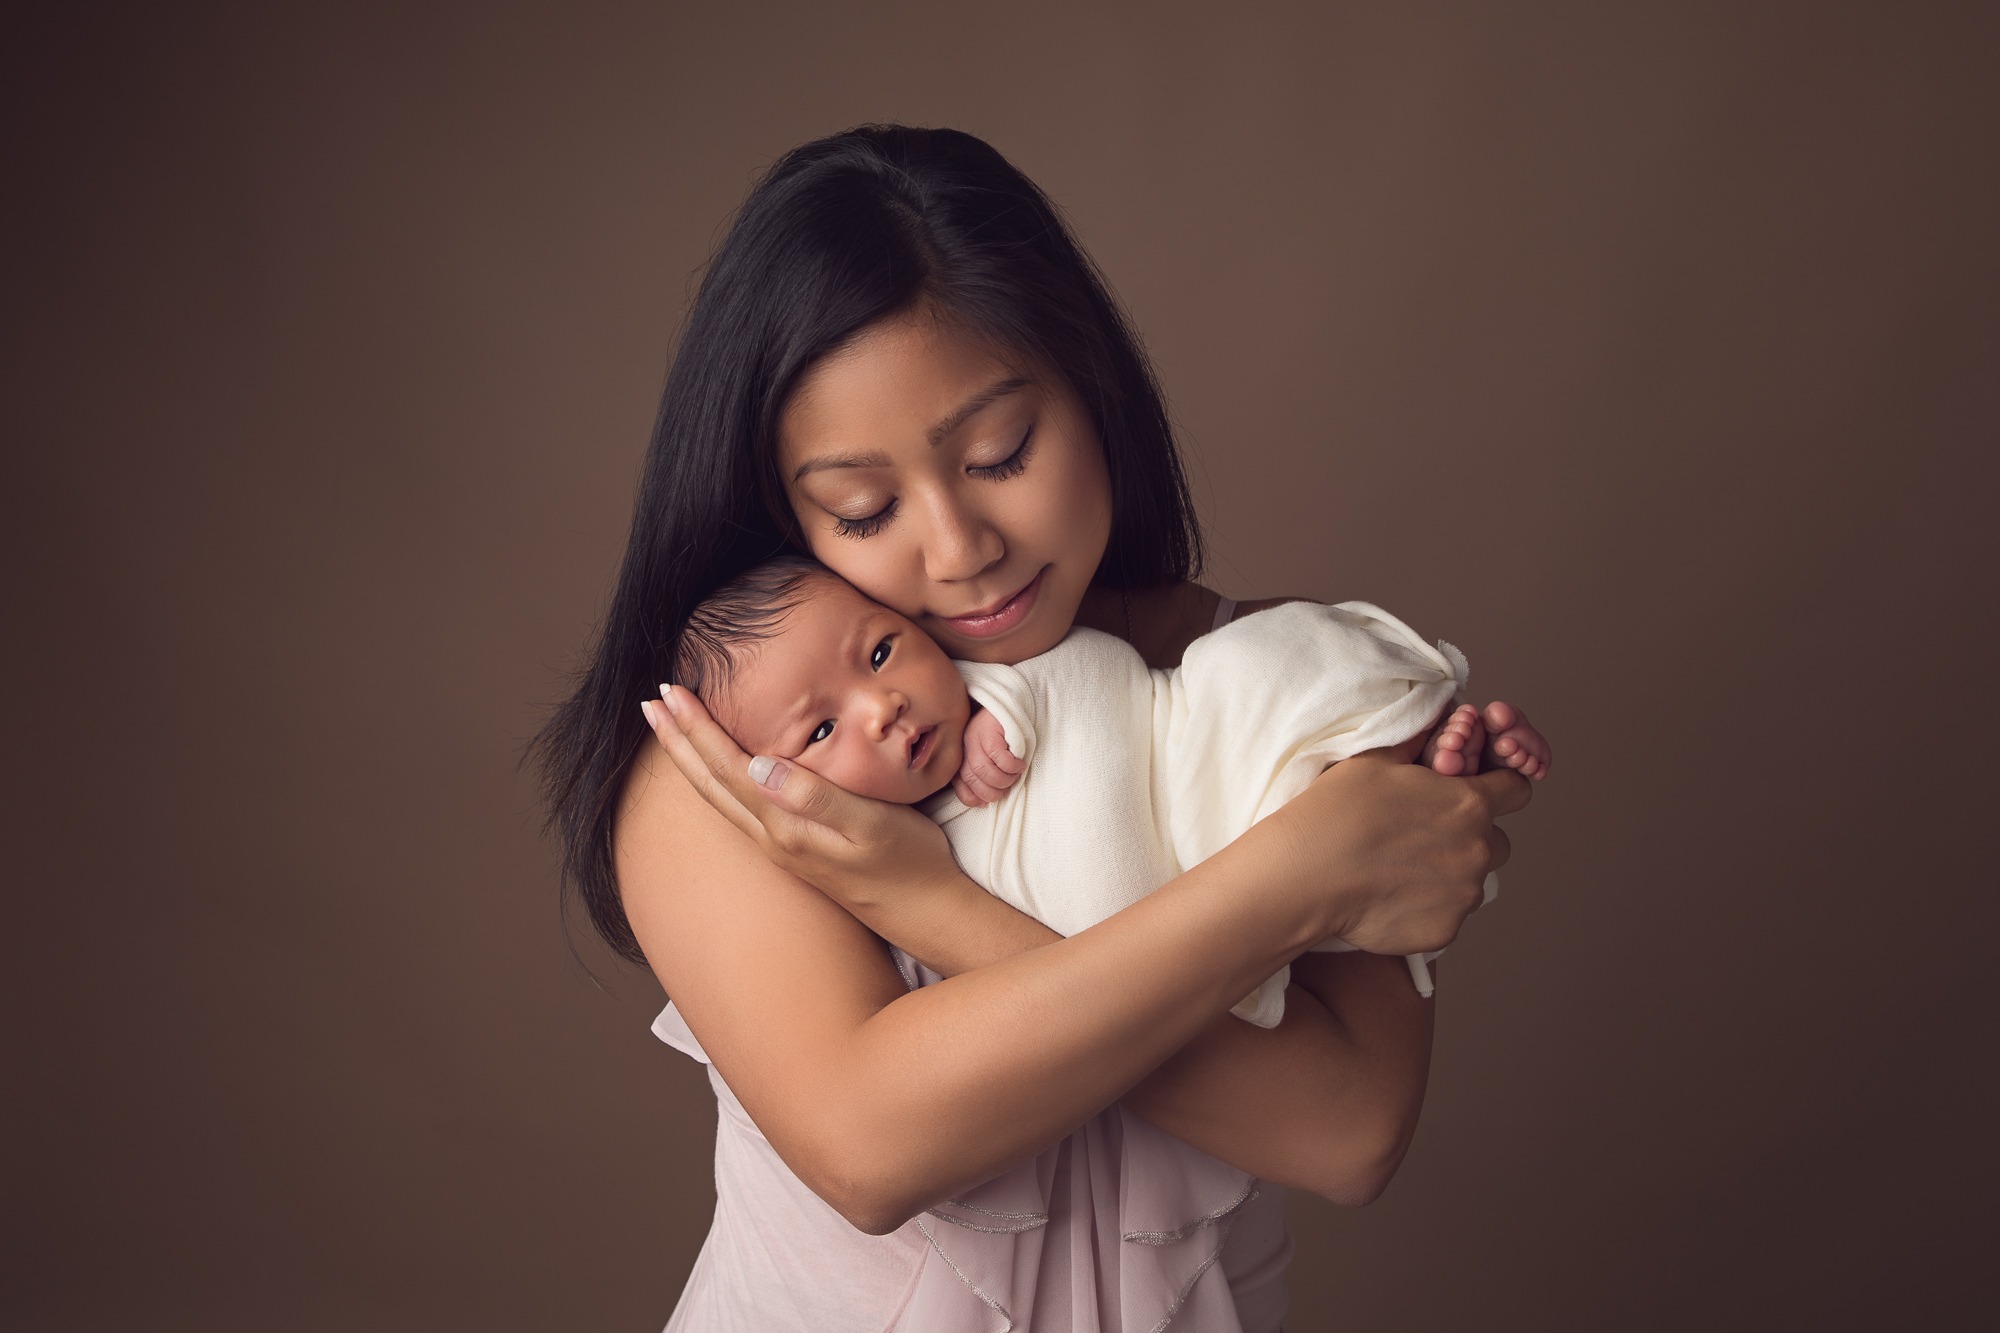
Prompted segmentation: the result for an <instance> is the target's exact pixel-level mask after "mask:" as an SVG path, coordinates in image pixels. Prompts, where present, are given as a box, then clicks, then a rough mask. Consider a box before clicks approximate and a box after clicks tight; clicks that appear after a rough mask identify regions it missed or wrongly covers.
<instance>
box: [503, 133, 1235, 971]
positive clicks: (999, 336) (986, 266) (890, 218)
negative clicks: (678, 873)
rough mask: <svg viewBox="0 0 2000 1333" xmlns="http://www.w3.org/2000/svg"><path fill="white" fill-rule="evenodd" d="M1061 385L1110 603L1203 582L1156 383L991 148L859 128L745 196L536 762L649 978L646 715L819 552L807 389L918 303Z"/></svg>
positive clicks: (1118, 320)
mask: <svg viewBox="0 0 2000 1333" xmlns="http://www.w3.org/2000/svg"><path fill="white" fill-rule="evenodd" d="M920 305H921V306H923V307H924V308H926V309H930V310H933V311H935V312H937V313H938V314H939V315H940V316H942V317H945V318H948V319H949V320H951V321H952V322H953V323H954V324H955V325H957V326H959V327H962V328H965V329H967V330H969V331H972V332H975V333H977V334H979V335H981V336H983V337H985V338H988V339H990V340H992V341H993V343H994V344H995V345H997V346H999V347H1001V348H1005V349H1008V350H1010V351H1012V352H1014V353H1016V354H1018V355H1021V356H1023V357H1024V358H1026V359H1027V360H1029V361H1031V362H1032V363H1034V364H1036V365H1038V366H1043V367H1048V368H1050V369H1052V370H1054V371H1056V372H1058V373H1060V374H1061V375H1063V376H1064V377H1065V378H1066V379H1067V380H1068V382H1069V384H1070V386H1071V387H1072V388H1074V389H1075V391H1076V393H1077V395H1078V397H1079V398H1080V399H1081V400H1082V402H1083V404H1084V406H1085V407H1086V409H1087V410H1088V411H1089V412H1090V415H1091V419H1092V422H1093V423H1094V424H1095V426H1096V428H1097V434H1098V438H1099V439H1100V440H1101V441H1102V442H1103V446H1104V458H1105V462H1106V464H1107V465H1108V468H1109V471H1110V475H1111V497H1112V502H1111V514H1112V518H1111V535H1110V540H1109V543H1108V544H1107V546H1106V548H1105V553H1104V559H1103V561H1102V562H1101V563H1100V564H1099V566H1098V570H1097V575H1096V584H1097V585H1098V586H1108V587H1129V588H1144V587H1154V586H1158V585H1162V584H1168V583H1173V582H1177V581H1179V580H1182V579H1189V578H1193V577H1194V576H1195V575H1196V574H1197V573H1199V571H1200V568H1201V533H1200V529H1199V528H1198V527H1197V525H1196V522H1195V516H1194V507H1193V505H1192V503H1191V502H1190V500H1189V498H1188V490H1187V483H1186V480H1185V478H1184V476H1183V475H1182V472H1181V465H1180V456H1179V454H1178V452H1177V451H1176V449H1175V447H1174V439H1173V432H1172V428H1171V427H1170V426H1169V424H1168V421H1167V413H1166V407H1165V404H1164V403H1163V402H1162V400H1161V397H1160V391H1159V386H1158V385H1157V383H1156V382H1155V381H1154V378H1153V373H1152V368H1151V367H1150V366H1149V365H1148V364H1147V361H1146V357H1145V354H1144V352H1143V351H1142V350H1141V349H1140V347H1139V343H1138V340H1137V339H1136V338H1135V337H1134V336H1133V333H1132V330H1131V328H1130V327H1129V326H1128V325H1127V323H1126V321H1125V318H1124V316H1123V315H1122V314H1121V313H1120V312H1119V310H1118V307H1117V305H1116V304H1115V303H1114V302H1113V300H1112V299H1111V296H1110V293H1109V292H1108V291H1107V290H1106V288H1105V284H1104V281H1103V278H1102V277H1101V276H1100V275H1099V273H1098V271H1097V269H1096V267H1095V266H1094V265H1093V264H1092V263H1091V261H1090V259H1089V257H1088V256H1086V255H1085V254H1084V253H1083V251H1082V250H1081V249H1080V248H1079V247H1078V246H1077V244H1076V241H1075V240H1074V239H1073V238H1072V237H1071V236H1070V234H1069V230H1068V228H1067V227H1065V226H1064V225H1063V222H1062V219H1061V218H1060V217H1059V216H1058V214H1057V213H1056V210H1055V207H1054V205H1052V204H1051V203H1050V202H1049V200H1048V198H1047V197H1046V196H1044V195H1043V194H1042V192H1041V191H1040V190H1039V189H1037V188H1036V187H1035V184H1034V182H1032V181H1030V180H1029V179H1028V178H1027V177H1026V176H1024V175H1022V174H1021V173H1020V172H1019V171H1018V170H1016V169H1015V168H1014V166H1013V165H1012V164H1010V163H1009V162H1008V161H1007V160H1006V159H1005V158H1003V157H1001V156H1000V154H999V153H997V152H995V151H994V150H993V149H992V148H991V147H990V146H988V145H987V144H986V143H985V142H983V141H982V140H979V139H976V138H974V137H973V136H972V135H969V134H964V133H960V132H959V131H957V130H926V129H913V128H909V127H906V126H900V125H865V126H862V127H860V128H858V129H852V130H848V131H846V132H845V133H842V134H836V135H832V136H830V137H828V138H825V139H818V140H815V141H813V142H812V143H809V144H805V145H803V146H801V147H799V148H795V149H793V150H792V151H791V152H789V153H787V154H785V156H784V157H783V158H782V159H780V160H779V162H778V163H777V165H776V166H774V167H772V168H771V170H770V172H769V173H768V174H767V175H766V176H765V177H764V178H763V180H762V181H760V182H759V183H758V185H757V187H756V188H755V189H754V190H752V191H751V192H750V197H749V198H748V199H747V200H745V201H744V204H743V208H742V210H741V211H740V212H739V213H738V214H737V215H736V220H735V222H734V224H733V225H732V226H731V227H730V229H729V234H728V236H727V237H725V238H724V240H723V242H722V245H721V247H720V248H719V249H718V250H717V251H716V252H715V255H714V257H713V259H711V260H710V262H709V266H708V272H707V274H706V276H705V277H704V278H703V279H702V283H701V288H700V291H699V292H698V293H697V295H696V296H695V301H694V307H693V309H692V310H691V311H690V312H689V315H688V319H687V323H686V325H685V327H684V328H683V329H682V332H681V337H680V343H679V346H678V348H677V350H676V351H675V354H674V361H673V366H672V368H671V369H670V370H669V371H668V373H667V384H666V389H665V391H664V393H663V394H662V395H661V398H660V413H659V417H658V419H657V420H656V421H655V423H654V426H653V439H652V446H651V448H650V449H649V450H648V452H647V455H646V465H645V471H644V474H643V477H642V479H641V481H640V483H639V497H638V504H637V507H636V509H635V510H634V513H633V517H632V536H631V540H630V541H629V542H628V543H627V545H626V548H625V562H624V565H623V567H622V568H621V569H620V570H619V573H618V585H617V590H616V591H615V592H614V593H613V595H612V599H611V606H610V610H609V612H608V613H607V615H606V618H605V622H604V626H603V629H602V631H601V632H600V635H599V638H598V641H597V644H596V647H595V651H594V653H593V654H592V656H591V660H590V664H589V666H588V667H587V668H586V669H585V671H584V673H583V675H582V677H581V679H580V682H579V684H578V685H577V689H576V692H575V693H574V694H573V695H571V696H570V698H569V700H568V701H567V702H565V703H563V704H562V705H561V706H560V707H559V708H558V709H557V710H556V713H555V715H554V717H553V718H552V719H551V720H550V722H549V724H548V726H547V727H546V728H544V729H543V731H542V733H541V734H540V735H539V736H538V737H536V739H535V742H534V745H533V747H532V750H531V753H532V755H533V757H534V758H535V759H536V760H537V761H538V762H539V764H540V766H541V770H542V779H543V792H544V796H545V798H546V800H547V802H548V807H549V825H550V827H551V829H553V830H554V831H555V832H556V834H557V835H558V836H559V837H560V839H561V842H562V853H563V871H564V877H565V879H566V880H567V882H568V883H569V884H570V885H571V886H572V887H573V888H574V890H575V891H576V893H577V894H578V895H579V896H580V897H581V898H582V899H583V903H584V906H585V907H586V908H587V909H588V910H589V912H590V918H591V921H592V923H593V924H594V925H595V926H596V927H597V930H598V933H599V934H601V935H602V936H603V937H604V939H605V941H606V942H607V943H609V944H610V945H611V947H612V948H613V949H614V950H615V951H616V952H617V953H619V954H620V955H621V956H623V957H626V958H629V959H631V960H633V961H635V962H643V961H644V960H645V956H644V954H643V953H641V951H640V949H639V943H638V940H637V939H636V938H635V937H634V936H633V934H632V927H631V924H630V922H628V921H627V920H626V917H625V909H624V907H623V905H622V904H621V902H620V901H619V896H618V883H617V878H616V874H615V870H614V863H613V858H612V844H611V827H612V823H613V820H614V819H615V817H616V814H617V802H618V794H619V790H620V787H621V784H622V782H623V778H624V774H625V770H626V768H627V766H628V765H629V764H630V763H631V760H632V757H633V755H634V754H636V753H637V752H638V747H639V745H640V743H641V742H642V741H646V740H650V739H651V733H650V732H649V731H648V730H647V727H646V723H645V719H644V718H643V717H641V716H640V713H639V701H640V700H642V699H646V698H649V697H654V696H655V695H656V692H657V688H658V685H659V682H661V681H663V680H666V679H669V676H668V668H669V666H670V664H671V663H672V662H673V660H674V654H675V650H676V647H677V645H678V643H679V640H680V635H681V629H682V627H683V625H684V624H685V623H686V620H687V617H688V614H689V613H690V612H691V611H692V610H693V609H694V607H695V606H696V604H697V603H699V602H700V601H701V599H702V598H703V597H705V596H706V595H708V594H709V593H710V592H712V591H714V590H715V589H716V588H717V587H718V586H719V585H721V584H722V583H723V582H724V581H725V580H727V579H729V578H731V577H733V576H735V575H737V574H739V573H741V572H742V571H743V570H745V569H747V568H749V567H750V566H751V565H754V564H756V563H758V562H759V561H762V560H764V559H767V558H768V557H770V556H772V555H774V554H776V553H778V552H780V551H783V550H785V549H788V548H791V549H803V541H802V539H801V538H800V535H799V533H798V529H797V524H796V522H795V520H794V518H793V515H792V511H791V506H790V504H789V502H788V500H787V499H786V496H785V492H784V488H783V485H782V482H781V480H780V478H779V476H778V472H777V463H776V453H777V449H776V442H777V436H778V423H779V417H780V415H781V413H782V412H783V410H784V408H785V405H786V400H787V399H788V398H789V396H790V395H791V392H792V390H793V388H794V386H796V385H797V384H798V382H799V380H800V378H801V377H802V376H803V375H804V374H805V373H806V372H807V370H809V369H810V368H811V367H812V366H813V365H814V364H815V363H816V362H818V361H819V360H821V359H822V358H823V357H825V356H826V355H827V354H828V353H830V352H833V351H835V350H837V349H838V348H840V347H842V346H843V345H845V344H846V343H848V342H849V341H850V340H852V339H853V338H854V337H855V336H856V335H857V334H859V333H860V332H861V331H862V330H864V329H866V328H868V327H869V326H870V325H872V324H875V323H876V322H878V321H880V320H883V319H886V318H889V317H891V316H894V315H897V314H900V313H903V312H906V311H909V310H912V309H915V308H917V307H918V306H920Z"/></svg>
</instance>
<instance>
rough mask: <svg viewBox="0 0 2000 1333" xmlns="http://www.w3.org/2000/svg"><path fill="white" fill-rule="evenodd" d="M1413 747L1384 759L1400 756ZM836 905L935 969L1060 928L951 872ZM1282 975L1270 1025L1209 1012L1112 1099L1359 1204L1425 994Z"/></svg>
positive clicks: (1345, 973) (1327, 974)
mask: <svg viewBox="0 0 2000 1333" xmlns="http://www.w3.org/2000/svg"><path fill="white" fill-rule="evenodd" d="M1414 744H1415V742H1412V743H1411V747H1413V746H1414ZM1411 747H1404V752H1392V756H1391V757H1392V759H1393V761H1398V762H1407V760H1408V758H1409V754H1408V753H1407V751H1408V750H1409V749H1410V748H1411ZM1350 776H1351V775H1350ZM1442 781H1445V782H1449V781H1450V779H1443V780H1442ZM1343 795H1347V796H1349V797H1352V796H1353V795H1354V793H1351V792H1348V793H1343ZM1350 804H1352V802H1350ZM848 906H849V907H850V910H854V911H855V912H856V914H857V915H859V916H860V917H861V919H862V920H863V921H864V922H865V923H866V924H867V925H868V926H869V927H870V928H871V929H872V930H874V931H875V932H876V933H877V934H879V935H881V936H882V937H883V938H885V939H890V940H894V941H896V942H898V943H899V944H901V945H902V947H903V948H904V949H905V950H908V951H910V952H911V953H912V954H913V955H914V956H916V957H918V958H919V959H920V960H921V961H923V962H924V963H926V964H927V965H928V966H930V967H931V968H932V969H933V970H934V971H937V972H940V973H942V974H944V975H945V976H954V975H957V974H958V973H960V972H966V971H971V970H973V969H975V968H979V967H984V966H987V965H989V964H991V963H994V962H998V961H1000V960H1002V959H1004V958H1008V957H1011V956H1013V955H1014V954H1016V953H1020V952H1022V951H1024V950H1027V949H1032V948H1037V947H1040V946H1041V945H1044V944H1048V943H1051V942H1053V941H1054V940H1056V939H1059V938H1060V936H1058V935H1057V934H1056V933H1055V932H1054V931H1052V930H1050V929H1049V928H1048V927H1047V926H1044V925H1042V924H1041V923H1040V922H1039V921H1036V920H1035V919H1034V918H1033V917H1030V916H1027V915H1026V914H1024V913H1022V912H1019V911H1017V910H1015V909H1014V908H1013V907H1012V906H1010V905H1008V904H1007V903H1005V902H1002V901H1001V900H1000V899H998V898H996V897H994V896H993V895H992V894H990V893H987V892H986V891H985V890H983V889H981V888H979V886H978V885H977V884H975V883H973V882H972V881H971V880H970V879H965V878H963V877H959V878H958V879H957V880H956V881H941V882H938V883H936V884H934V885H932V886H930V887H928V888H926V889H920V890H916V891H906V892H900V893H899V892H893V891H891V892H887V893H882V894H877V895H871V896H869V897H868V898H867V899H866V900H864V901H861V902H858V903H852V904H848ZM1292 981H1293V985H1292V988H1291V990H1290V991H1289V992H1288V993H1287V995H1286V999H1285V1017H1284V1020H1283V1021H1282V1022H1281V1023H1280V1024H1279V1025H1278V1027H1276V1028H1273V1029H1265V1028H1259V1027H1256V1026H1254V1025H1252V1024H1249V1023H1245V1022H1243V1021H1242V1020H1240V1019H1238V1018H1236V1017H1234V1016H1233V1015H1228V1014H1224V1015H1221V1016H1219V1017H1217V1018H1216V1019H1214V1020H1212V1021H1211V1022H1210V1023H1209V1024H1208V1025H1207V1026H1206V1027H1205V1028H1204V1029H1203V1030H1202V1031H1201V1032H1200V1033H1199V1034H1198V1035H1197V1036H1195V1037H1194V1039H1193V1040H1191V1041H1190V1042H1189V1043H1188V1044H1187V1045H1186V1046H1184V1047H1183V1048H1181V1050H1180V1051H1178V1052H1176V1053H1175V1054H1174V1055H1173V1056H1172V1057H1171V1058H1169V1059H1168V1060H1167V1061H1166V1062H1165V1063H1163V1064H1162V1065H1161V1066H1160V1067H1159V1068H1158V1069H1156V1070H1155V1071H1153V1073H1151V1074H1149V1075H1148V1076H1147V1077H1146V1078H1145V1079H1143V1080H1142V1081H1141V1082H1140V1083H1138V1084H1137V1085H1136V1086H1134V1087H1133V1088H1132V1089H1131V1090H1130V1091H1129V1092H1127V1093H1126V1094H1125V1096H1124V1097H1123V1098H1122V1099H1121V1100H1122V1101H1123V1102H1124V1103H1125V1105H1126V1106H1127V1107H1129V1108H1130V1109H1132V1110H1134V1111H1136V1112H1138V1113H1139V1114H1140V1115H1142V1116H1144V1117H1145V1118H1146V1119H1148V1120H1150V1121H1152V1122H1153V1123H1154V1124H1156V1125H1158V1126H1159V1127H1160V1128H1162V1129H1164V1130H1166V1131H1167V1132H1168V1133H1170V1134H1173V1135H1174V1136H1175V1137H1176V1138H1179V1139H1181V1140H1182V1141H1183V1142H1186V1143H1190V1144H1193V1145H1194V1146H1195V1147H1197V1148H1200V1149H1201V1150H1202V1151H1204V1152H1206V1153H1209V1154H1210V1155H1211V1156H1215V1157H1219V1158H1221V1159H1222V1160H1223V1161H1226V1162H1228V1163H1230V1164H1231V1165H1232V1166H1235V1167H1238V1168H1239V1169H1241V1170H1244V1171H1248V1172H1250V1173H1251V1174H1252V1175H1255V1176H1258V1177H1260V1178H1262V1179H1265V1180H1270V1181H1274V1182H1276V1183H1278V1184H1282V1185H1286V1186H1291V1187H1295V1188H1301V1189H1309V1190H1311V1191H1313V1192H1314V1193H1316V1194H1319V1195H1321V1196H1322V1197H1324V1198H1327V1199H1330V1200H1332V1201H1333V1202H1335V1203H1340V1204H1346V1205H1359V1204H1365V1203H1368V1202H1370V1201H1371V1200H1373V1199H1374V1198H1375V1197H1377V1196H1378V1195H1379V1194H1380V1193H1381V1192H1382V1190H1383V1188H1385V1187H1386V1186H1387V1184H1388V1182H1389V1180H1390V1178H1391V1177H1392V1176H1393V1175H1394V1174H1395V1171H1396V1168H1397V1167H1398V1166H1399V1165H1400V1164H1401V1162H1402V1158H1403V1155H1404V1153H1405V1152H1406V1151H1407V1150H1408V1148H1409V1144H1410V1140H1411V1138H1412V1136H1413V1135H1414V1134H1415V1132H1416V1125H1417V1117H1418V1113H1419V1112H1420V1111H1421V1109H1422V1106H1423V1097H1424V1088H1425V1083H1426V1081H1427V1077H1428V1074H1429V1068H1430V1042H1431V1023H1432V1014H1433V1012H1434V1009H1433V1002H1432V1001H1428V1000H1425V999H1423V998H1422V997H1420V996H1419V995H1418V994H1417V992H1416V989H1415V987H1413V986H1412V985H1411V984H1410V977H1409V972H1408V969H1407V967H1406V966H1405V965H1404V963H1403V961H1402V959H1401V958H1399V957H1380V956H1377V955H1374V954H1361V953H1353V954H1325V953H1307V954H1302V955H1300V956H1299V957H1298V958H1296V959H1294V960H1293V962H1292Z"/></svg>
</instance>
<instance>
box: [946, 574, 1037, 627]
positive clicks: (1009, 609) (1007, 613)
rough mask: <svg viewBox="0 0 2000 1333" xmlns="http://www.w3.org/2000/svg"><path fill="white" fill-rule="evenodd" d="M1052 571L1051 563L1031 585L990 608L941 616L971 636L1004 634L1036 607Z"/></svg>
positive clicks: (1029, 581)
mask: <svg viewBox="0 0 2000 1333" xmlns="http://www.w3.org/2000/svg"><path fill="white" fill-rule="evenodd" d="M1048 572H1049V571H1048V566H1047V565H1044V566H1042V568H1041V569H1039V570H1037V571H1036V573H1035V577H1033V578H1031V579H1029V580H1028V586H1027V587H1025V588H1023V589H1021V591H1019V592H1017V593H1015V594H1014V595H1013V596H1012V597H1009V598H1008V599H1007V600H1006V601H1004V602H1002V603H1000V605H998V606H996V607H994V608H993V609H992V610H990V611H978V612H974V613H973V614H972V615H969V616H940V617H939V619H940V620H942V621H943V622H944V623H945V624H947V625H949V626H951V627H952V628H953V629H954V630H956V631H958V632H959V633H960V634H963V635H964V636H965V637H966V638H968V639H990V638H992V637H993V636H994V635H995V634H1004V633H1006V632H1007V631H1008V630H1010V629H1012V628H1014V626H1016V625H1018V624H1020V623H1021V621H1022V620H1023V619H1025V618H1026V616H1027V614H1028V612H1029V611H1031V610H1033V609H1034V606H1035V595H1036V594H1037V593H1039V592H1040V591H1041V589H1042V575H1043V574H1046V573H1048Z"/></svg>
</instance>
